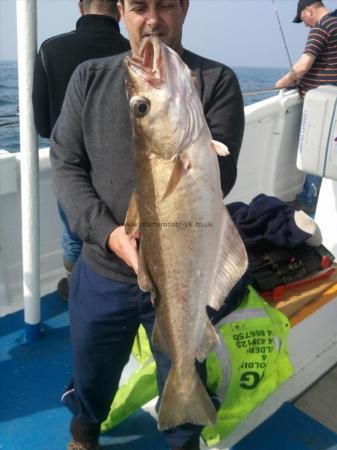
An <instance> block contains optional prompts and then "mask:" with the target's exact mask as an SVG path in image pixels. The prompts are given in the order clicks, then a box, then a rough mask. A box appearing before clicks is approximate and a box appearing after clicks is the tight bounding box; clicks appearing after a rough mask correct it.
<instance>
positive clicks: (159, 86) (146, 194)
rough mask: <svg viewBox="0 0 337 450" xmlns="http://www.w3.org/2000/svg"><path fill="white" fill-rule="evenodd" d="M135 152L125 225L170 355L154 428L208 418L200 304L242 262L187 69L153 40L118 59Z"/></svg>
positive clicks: (214, 296)
mask: <svg viewBox="0 0 337 450" xmlns="http://www.w3.org/2000/svg"><path fill="white" fill-rule="evenodd" d="M125 69H126V79H127V92H128V98H129V103H130V109H131V120H132V125H133V132H134V146H135V157H136V191H135V193H134V194H133V196H132V198H131V201H130V205H129V209H128V213H127V217H126V222H125V228H126V231H127V233H129V234H131V233H135V232H137V230H139V229H140V248H139V274H138V282H139V285H140V287H141V289H143V290H145V291H149V292H151V296H152V300H153V303H154V305H155V311H156V320H155V324H154V330H153V336H152V340H153V343H154V345H155V346H156V347H157V348H158V349H159V350H160V351H162V352H163V353H165V354H166V355H167V356H168V357H169V358H170V360H171V363H172V364H171V369H170V372H169V375H168V378H167V381H166V384H165V387H164V391H163V395H162V399H161V405H160V409H159V414H158V424H159V429H161V430H163V429H167V428H171V427H174V426H177V425H179V424H182V423H193V424H200V425H206V424H213V423H214V422H215V420H216V412H215V409H214V406H213V404H212V402H211V400H210V398H209V395H208V394H207V391H206V389H205V387H204V385H203V384H202V382H201V380H200V377H199V375H198V373H197V371H196V367H195V358H197V359H198V360H200V361H202V360H204V359H205V357H206V356H207V354H208V353H209V352H210V351H211V350H212V349H214V347H215V346H216V345H217V344H218V336H217V334H216V331H215V329H214V327H213V325H212V324H211V323H210V321H209V319H208V316H207V313H206V305H209V306H211V307H212V308H214V309H216V310H218V309H219V308H220V307H221V306H222V305H223V303H224V300H225V297H226V296H227V294H228V293H229V291H230V290H231V288H232V287H233V286H234V285H235V283H236V282H237V281H238V280H239V279H240V278H241V276H242V275H243V273H244V272H245V270H246V268H247V256H246V252H245V248H244V245H243V242H242V241H241V238H240V236H239V234H238V231H237V229H236V227H235V225H234V224H233V222H232V220H231V218H230V216H229V214H228V212H227V209H226V207H225V206H224V204H223V201H222V193H221V186H220V173H219V165H218V158H217V154H220V155H226V154H228V150H227V147H226V146H225V145H223V144H221V143H219V142H215V141H213V140H212V136H211V133H210V131H209V129H208V126H207V124H206V120H205V117H204V114H203V108H202V104H201V101H200V98H199V95H198V92H197V90H196V87H195V83H194V80H193V78H192V77H191V72H190V70H189V69H188V67H187V66H186V65H185V64H184V63H183V61H182V60H181V58H180V57H179V56H178V54H177V53H175V52H174V51H173V50H171V49H170V48H169V47H167V46H165V45H164V44H162V43H160V41H159V39H158V38H156V37H152V38H149V40H148V41H147V42H146V44H145V45H144V46H143V49H142V52H141V57H140V58H130V57H127V58H126V59H125Z"/></svg>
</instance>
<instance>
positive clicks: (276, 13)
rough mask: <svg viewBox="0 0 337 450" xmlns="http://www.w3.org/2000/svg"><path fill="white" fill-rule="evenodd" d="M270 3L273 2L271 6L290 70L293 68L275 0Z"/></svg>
mask: <svg viewBox="0 0 337 450" xmlns="http://www.w3.org/2000/svg"><path fill="white" fill-rule="evenodd" d="M272 2H273V5H274V12H275V15H276V18H277V21H278V25H279V29H280V31H281V35H282V39H283V44H284V48H285V50H286V52H287V56H288V60H289V64H290V67H291V68H292V67H293V63H292V62H291V58H290V53H289V50H288V45H287V41H286V38H285V36H284V33H283V28H282V24H281V20H280V16H279V14H278V11H277V7H276V0H272Z"/></svg>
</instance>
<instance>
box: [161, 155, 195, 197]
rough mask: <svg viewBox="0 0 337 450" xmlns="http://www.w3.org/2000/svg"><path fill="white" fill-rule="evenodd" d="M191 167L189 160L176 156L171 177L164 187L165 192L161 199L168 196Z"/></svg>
mask: <svg viewBox="0 0 337 450" xmlns="http://www.w3.org/2000/svg"><path fill="white" fill-rule="evenodd" d="M190 168H191V161H190V160H188V159H183V158H182V157H181V156H179V155H178V156H177V157H176V159H175V161H174V167H173V171H172V174H171V177H170V179H169V182H168V184H167V187H166V191H165V194H164V195H163V197H162V200H165V199H166V198H167V197H169V196H170V195H171V194H172V192H173V191H174V190H175V188H176V187H177V186H178V184H179V181H180V180H181V179H182V177H183V176H184V175H186V173H187V172H188V170H189V169H190Z"/></svg>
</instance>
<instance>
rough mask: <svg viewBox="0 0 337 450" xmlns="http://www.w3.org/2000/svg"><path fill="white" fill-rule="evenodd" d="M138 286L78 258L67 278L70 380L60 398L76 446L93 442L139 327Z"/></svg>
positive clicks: (95, 439) (104, 417)
mask: <svg viewBox="0 0 337 450" xmlns="http://www.w3.org/2000/svg"><path fill="white" fill-rule="evenodd" d="M137 300H138V286H137V285H132V284H127V283H119V282H115V281H113V280H110V279H108V278H105V277H103V276H101V275H99V274H97V273H96V272H94V271H93V270H92V269H90V268H89V267H88V265H87V264H85V263H84V262H83V261H82V259H81V258H80V259H79V260H78V262H77V263H76V265H75V267H74V270H73V273H72V276H71V278H70V300H69V318H70V331H71V344H72V352H73V380H72V382H71V384H70V386H69V388H68V389H67V391H66V392H65V394H64V395H63V397H62V401H63V403H64V404H65V405H66V406H67V407H68V408H69V409H70V411H71V412H72V413H73V419H72V422H71V434H72V436H73V439H74V440H75V441H79V442H84V443H86V442H97V441H98V436H99V431H100V424H101V422H103V421H104V420H105V419H106V417H107V415H108V412H109V410H110V406H111V403H112V400H113V398H114V396H115V393H116V391H117V389H118V384H119V380H120V376H121V373H122V371H123V368H124V366H125V365H126V363H127V362H128V359H129V356H130V352H131V348H132V344H133V341H134V337H135V334H136V331H137V328H138V318H137Z"/></svg>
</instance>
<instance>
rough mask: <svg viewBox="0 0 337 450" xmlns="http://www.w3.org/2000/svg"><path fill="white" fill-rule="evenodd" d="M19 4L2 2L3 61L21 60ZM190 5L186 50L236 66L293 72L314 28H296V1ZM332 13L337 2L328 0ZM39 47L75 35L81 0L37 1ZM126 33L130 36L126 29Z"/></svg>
mask: <svg viewBox="0 0 337 450" xmlns="http://www.w3.org/2000/svg"><path fill="white" fill-rule="evenodd" d="M16 1H31V0H0V59H2V60H16V59H17V50H16V44H17V40H16ZM275 4H276V11H277V15H278V17H279V19H280V22H281V28H280V27H279V24H278V20H277V15H276V13H275V8H274V0H190V9H189V12H188V16H187V19H186V22H185V26H184V34H183V45H184V47H185V48H188V49H189V50H191V51H194V52H196V53H198V54H200V55H203V56H205V57H208V58H210V59H215V60H217V61H220V62H223V63H225V64H227V65H229V66H232V67H288V66H289V64H290V63H289V59H288V56H287V51H286V48H285V44H284V42H283V39H282V33H281V29H282V31H283V34H284V37H285V40H286V44H287V48H288V51H289V54H290V59H291V61H292V63H294V62H295V61H296V60H297V59H298V58H299V57H300V55H301V53H302V52H303V49H304V45H305V42H306V37H307V35H308V32H309V29H308V28H306V27H305V26H304V25H303V24H293V23H292V20H293V18H294V16H295V14H296V5H297V1H296V0H275ZM325 5H326V6H327V8H329V9H330V10H334V9H335V8H336V7H337V6H336V5H337V2H336V0H326V1H325ZM37 11H38V18H37V20H38V30H37V31H38V45H40V44H41V42H43V41H44V40H45V39H47V38H49V37H51V36H54V35H56V34H60V33H64V32H67V31H71V30H73V29H74V27H75V23H76V20H77V19H78V17H79V13H78V7H77V1H76V0H37ZM121 29H122V32H123V34H125V35H127V33H126V30H125V28H124V26H123V25H122V26H121Z"/></svg>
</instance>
